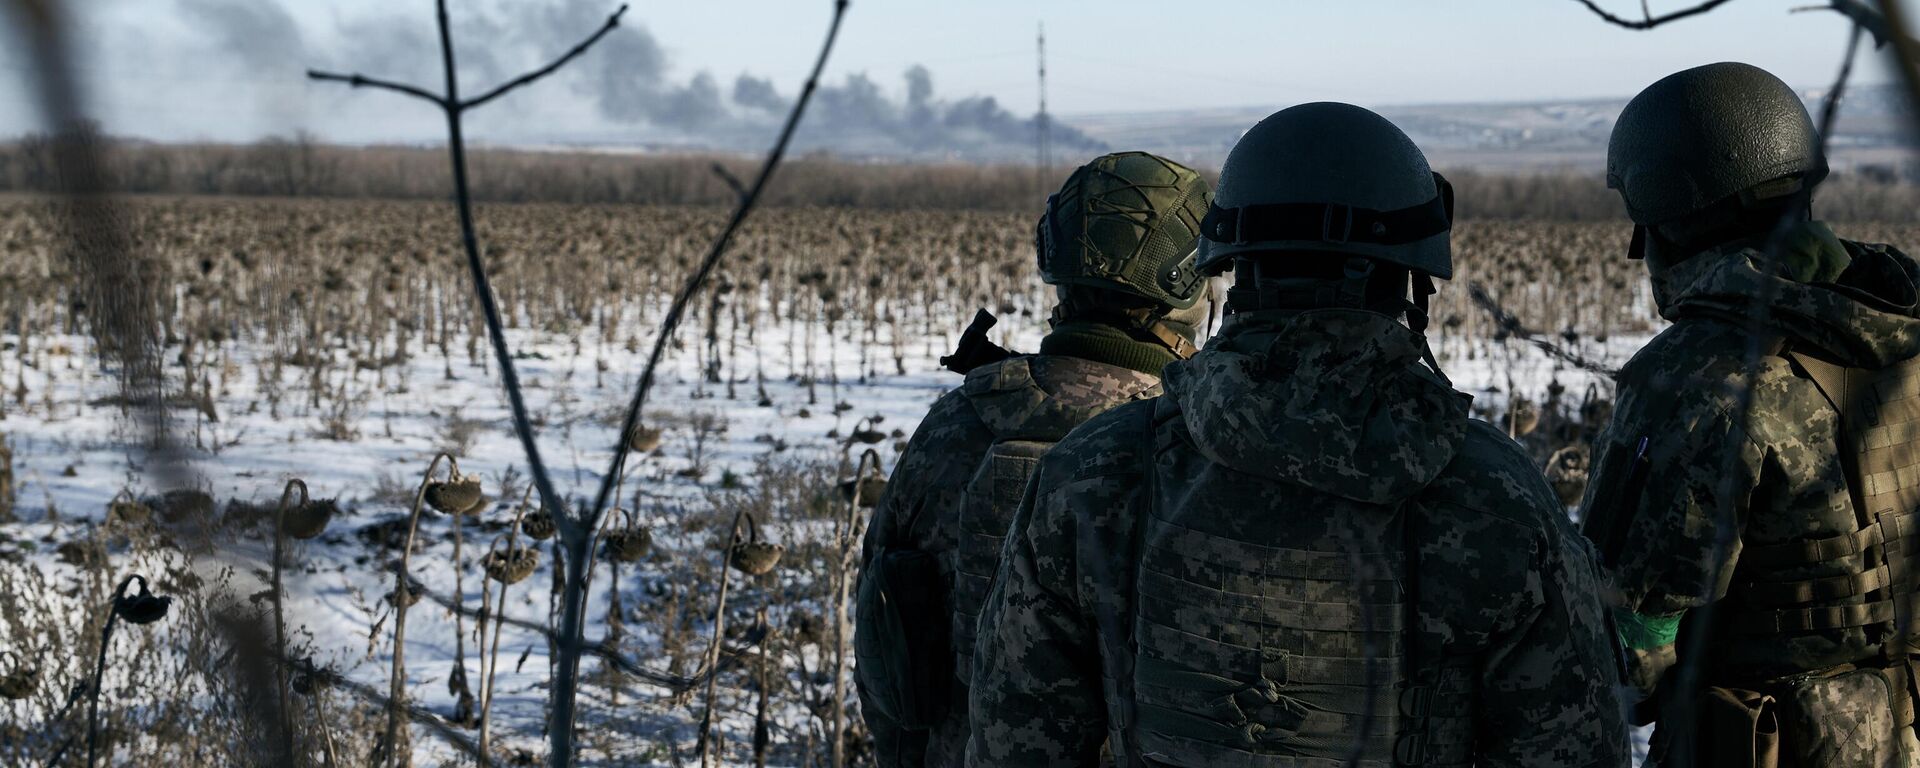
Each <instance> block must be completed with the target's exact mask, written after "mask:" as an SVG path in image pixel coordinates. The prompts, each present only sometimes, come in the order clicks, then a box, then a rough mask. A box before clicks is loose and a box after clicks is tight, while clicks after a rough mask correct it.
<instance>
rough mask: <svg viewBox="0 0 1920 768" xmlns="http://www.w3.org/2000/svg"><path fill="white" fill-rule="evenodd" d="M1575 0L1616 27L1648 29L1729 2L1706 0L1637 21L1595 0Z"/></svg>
mask: <svg viewBox="0 0 1920 768" xmlns="http://www.w3.org/2000/svg"><path fill="white" fill-rule="evenodd" d="M1575 2H1578V3H1579V4H1581V5H1584V6H1586V7H1587V10H1589V11H1593V13H1594V15H1595V16H1599V17H1600V18H1601V20H1603V21H1605V22H1607V23H1608V24H1612V25H1614V26H1616V27H1625V28H1627V29H1637V30H1646V29H1653V28H1654V27H1657V26H1660V25H1662V24H1665V23H1667V22H1670V21H1679V20H1681V19H1684V18H1687V17H1689V16H1698V15H1700V14H1703V13H1706V12H1708V11H1711V10H1713V9H1715V8H1718V7H1720V6H1722V5H1725V4H1726V3H1727V2H1728V0H1706V2H1704V3H1701V4H1699V5H1696V6H1693V7H1691V8H1684V9H1681V10H1678V11H1674V12H1672V13H1668V14H1664V15H1661V16H1646V17H1645V18H1643V19H1640V20H1639V21H1635V20H1633V19H1625V18H1621V17H1619V16H1615V15H1613V14H1611V13H1608V12H1607V10H1606V9H1605V8H1601V7H1600V6H1598V5H1596V4H1594V2H1593V0H1575ZM1640 11H1641V13H1642V14H1645V13H1646V11H1647V6H1646V4H1645V3H1642V4H1641V6H1640Z"/></svg>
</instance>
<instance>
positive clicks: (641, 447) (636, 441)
mask: <svg viewBox="0 0 1920 768" xmlns="http://www.w3.org/2000/svg"><path fill="white" fill-rule="evenodd" d="M660 436H661V429H660V428H659V427H648V426H642V425H638V424H636V425H634V427H633V432H632V433H631V434H628V435H627V450H630V451H633V452H634V453H652V452H653V451H654V450H655V449H657V448H659V447H660Z"/></svg>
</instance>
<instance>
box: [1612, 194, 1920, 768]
mask: <svg viewBox="0 0 1920 768" xmlns="http://www.w3.org/2000/svg"><path fill="white" fill-rule="evenodd" d="M1799 232H1800V233H1803V234H1804V233H1807V232H1811V233H1812V235H1811V236H1807V237H1803V238H1789V240H1790V241H1794V240H1796V239H1797V240H1799V241H1801V242H1803V243H1804V244H1806V245H1809V246H1810V247H1793V244H1792V242H1790V245H1789V248H1788V250H1787V253H1785V254H1784V256H1785V258H1784V259H1783V260H1782V268H1781V269H1780V270H1779V271H1778V272H1772V273H1770V272H1767V271H1765V270H1763V268H1762V267H1761V266H1760V265H1761V264H1763V263H1764V260H1763V255H1762V253H1761V248H1762V246H1763V245H1764V244H1763V243H1756V242H1755V241H1752V240H1749V241H1744V242H1736V243H1732V244H1728V245H1723V246H1719V247H1715V248H1712V249H1709V250H1707V251H1705V252H1703V253H1700V254H1698V255H1694V256H1692V257H1690V258H1687V259H1684V260H1681V261H1679V262H1678V263H1677V264H1673V265H1671V266H1667V267H1664V268H1656V269H1655V270H1654V275H1655V277H1654V289H1655V292H1656V299H1657V300H1658V303H1659V305H1660V307H1661V311H1662V314H1663V315H1665V316H1666V317H1667V318H1668V319H1670V320H1672V321H1673V322H1674V324H1673V325H1672V326H1671V327H1669V328H1667V329H1666V330H1665V331H1663V332H1661V333H1660V335H1658V336H1657V337H1655V338H1654V339H1653V341H1652V342H1651V343H1649V344H1648V345H1647V347H1646V348H1645V349H1642V350H1641V351H1640V352H1639V353H1638V354H1636V355H1635V356H1634V357H1633V359H1632V360H1631V361H1630V362H1629V363H1628V364H1627V366H1626V368H1625V369H1624V370H1622V371H1621V373H1620V376H1619V393H1620V394H1619V402H1618V404H1617V406H1616V408H1615V410H1614V415H1613V419H1612V421H1611V423H1610V424H1608V425H1607V427H1606V429H1605V430H1604V431H1603V432H1602V433H1601V435H1600V437H1599V439H1598V443H1597V445H1596V455H1597V456H1598V457H1599V461H1598V463H1597V464H1596V465H1595V466H1596V467H1597V470H1596V472H1595V474H1594V476H1593V480H1592V483H1591V484H1590V485H1589V486H1588V489H1587V497H1586V499H1585V501H1584V503H1583V509H1585V510H1586V517H1587V520H1586V523H1585V530H1586V533H1587V535H1588V536H1590V537H1592V538H1593V539H1594V541H1596V542H1597V543H1598V544H1599V545H1600V549H1601V551H1602V555H1603V557H1604V559H1605V560H1606V561H1607V564H1608V567H1609V568H1610V570H1611V573H1612V576H1613V580H1614V583H1615V586H1616V587H1617V589H1618V593H1619V600H1620V604H1619V606H1618V607H1617V608H1616V611H1617V613H1618V617H1619V623H1620V627H1621V636H1622V640H1623V641H1624V643H1625V645H1626V647H1627V650H1628V655H1629V679H1630V681H1631V682H1632V683H1633V685H1634V686H1635V687H1637V688H1638V689H1639V691H1640V693H1641V694H1642V696H1643V697H1645V698H1646V699H1647V700H1646V701H1645V702H1643V708H1642V710H1641V715H1642V717H1643V718H1646V719H1661V718H1662V711H1663V710H1665V709H1668V708H1671V707H1673V706H1674V705H1673V704H1672V701H1673V700H1674V699H1675V698H1676V697H1678V696H1683V695H1684V696H1687V697H1689V698H1688V700H1689V701H1693V698H1692V697H1693V696H1695V695H1697V691H1692V692H1689V691H1678V690H1674V689H1675V687H1676V686H1677V685H1678V681H1676V680H1675V675H1676V674H1677V673H1678V666H1677V665H1676V660H1677V659H1678V658H1693V659H1695V660H1697V662H1698V665H1699V666H1698V668H1697V675H1696V676H1695V678H1694V680H1696V681H1697V684H1698V685H1699V686H1701V687H1702V688H1708V687H1719V688H1725V689H1734V690H1738V691H1743V692H1745V691H1751V692H1753V693H1752V694H1746V693H1743V694H1742V695H1743V696H1747V697H1748V698H1752V699H1755V700H1757V696H1756V694H1757V695H1764V696H1769V697H1776V698H1778V699H1779V701H1780V702H1781V703H1782V704H1785V705H1787V709H1785V710H1782V711H1781V712H1780V713H1779V715H1778V717H1779V718H1781V720H1782V725H1781V728H1782V731H1783V732H1782V733H1781V734H1780V735H1779V736H1778V738H1779V746H1780V748H1781V750H1782V753H1783V754H1782V763H1783V764H1786V765H1801V766H1814V765H1836V766H1852V765H1874V766H1880V765H1902V766H1906V765H1920V751H1913V750H1914V749H1915V748H1914V742H1913V733H1912V730H1911V729H1910V728H1908V727H1905V726H1900V725H1899V724H1898V723H1897V722H1896V721H1895V718H1897V717H1899V716H1900V715H1899V714H1898V713H1897V712H1896V711H1895V710H1897V709H1898V705H1897V704H1895V705H1892V706H1890V704H1889V699H1890V698H1896V697H1895V696H1894V694H1896V693H1897V692H1895V691H1890V690H1889V688H1890V687H1894V686H1900V685H1903V684H1910V682H1906V683H1903V681H1901V680H1899V678H1898V677H1897V676H1896V677H1895V678H1894V679H1893V680H1891V681H1890V680H1889V679H1887V678H1886V677H1884V676H1882V675H1880V674H1879V673H1878V672H1872V671H1862V673H1861V674H1850V673H1849V670H1852V668H1853V665H1858V666H1860V667H1884V666H1887V665H1888V663H1887V662H1886V661H1885V660H1883V659H1884V657H1885V656H1887V655H1891V656H1893V657H1894V660H1893V661H1892V664H1893V666H1896V667H1904V666H1905V665H1906V664H1907V663H1909V662H1910V660H1909V659H1907V658H1905V654H1904V653H1903V652H1901V651H1900V650H1899V649H1898V648H1897V647H1889V642H1893V643H1896V644H1897V643H1898V640H1896V639H1894V632H1893V627H1892V622H1890V621H1885V620H1879V621H1875V620H1870V619H1873V618H1875V616H1874V614H1875V612H1876V610H1877V609H1875V608H1874V606H1873V604H1874V603H1876V602H1880V603H1884V602H1888V590H1889V588H1891V591H1892V593H1893V598H1894V599H1895V600H1900V601H1910V600H1911V599H1912V598H1911V596H1910V593H1908V592H1907V590H1908V589H1910V585H1908V586H1907V587H1902V586H1899V585H1889V584H1886V583H1885V579H1884V578H1883V576H1884V574H1882V575H1876V574H1875V573H1874V571H1875V563H1874V560H1875V559H1876V558H1875V557H1874V555H1873V553H1871V552H1867V553H1864V554H1847V553H1840V552H1838V551H1837V550H1834V551H1831V552H1829V554H1831V555H1833V556H1831V557H1825V558H1823V557H1821V556H1819V555H1817V554H1816V551H1817V550H1822V549H1829V550H1830V549H1831V547H1832V546H1834V545H1838V544H1841V543H1843V542H1852V541H1854V540H1855V539H1856V538H1858V537H1857V536H1856V533H1857V532H1859V531H1862V530H1863V521H1862V520H1860V519H1859V518H1857V517H1856V511H1855V510H1856V504H1855V501H1854V499H1853V498H1852V496H1851V495H1850V490H1849V482H1848V469H1847V464H1848V462H1849V461H1852V460H1853V457H1852V456H1850V455H1848V454H1849V453H1850V452H1849V451H1847V450H1845V449H1843V448H1842V446H1843V444H1844V440H1843V435H1842V429H1841V419H1840V417H1839V413H1838V412H1837V410H1836V408H1835V406H1834V405H1833V404H1831V403H1830V402H1829V400H1828V399H1827V396H1826V395H1825V394H1823V392H1822V388H1821V387H1819V386H1817V384H1816V382H1815V381H1814V380H1813V378H1812V377H1811V375H1810V373H1809V371H1810V369H1809V368H1808V367H1807V366H1809V365H1819V363H1818V362H1817V361H1818V360H1824V361H1826V362H1828V363H1831V364H1837V365H1839V366H1844V367H1847V368H1859V369H1881V368H1885V367H1887V366H1890V365H1894V364H1896V363H1900V362H1902V361H1905V360H1908V359H1910V358H1912V357H1914V356H1915V355H1916V354H1917V353H1920V320H1916V319H1915V317H1914V307H1915V297H1916V292H1915V291H1916V288H1915V286H1916V276H1920V265H1916V264H1915V263H1914V262H1913V261H1912V260H1911V259H1909V258H1907V257H1906V256H1905V255H1904V254H1901V253H1900V252H1899V251H1897V250H1895V249H1893V248H1890V247H1888V246H1884V245H1867V244H1861V243H1854V242H1842V241H1838V240H1837V239H1833V238H1832V237H1831V234H1830V233H1827V232H1826V230H1825V228H1824V227H1821V226H1820V225H1817V224H1811V223H1809V224H1807V225H1802V226H1801V227H1800V228H1799ZM1822 243H1824V244H1825V247H1822ZM1796 278H1798V279H1796ZM1815 280H1817V282H1815ZM1756 303H1758V304H1760V307H1759V309H1760V310H1762V311H1759V312H1753V309H1754V305H1755V304H1756ZM1750 315H1757V320H1758V322H1760V323H1761V325H1760V326H1759V328H1760V330H1761V332H1762V338H1761V339H1760V340H1759V343H1760V345H1761V350H1760V352H1761V354H1760V356H1759V357H1758V360H1757V366H1756V367H1755V368H1754V369H1753V376H1752V379H1751V381H1752V384H1751V400H1750V405H1748V406H1747V407H1748V411H1747V414H1746V417H1745V420H1744V422H1743V420H1742V418H1741V415H1740V414H1741V407H1742V404H1741V393H1742V390H1744V389H1747V387H1746V386H1745V382H1746V381H1747V380H1748V374H1747V371H1748V366H1749V363H1748V360H1749V359H1750V355H1751V354H1752V353H1751V351H1750V350H1751V344H1752V343H1753V336H1752V334H1751V333H1750V332H1749V329H1750V328H1752V327H1754V326H1753V325H1751V324H1752V323H1753V322H1755V319H1754V318H1752V317H1750ZM1907 402H1908V403H1911V402H1912V401H1907ZM1882 406H1883V407H1885V408H1886V409H1887V414H1888V415H1889V416H1892V415H1895V414H1897V413H1899V412H1900V410H1901V409H1904V408H1908V407H1910V405H1900V404H1899V403H1883V404H1882ZM1876 420H1877V419H1876ZM1892 420H1893V421H1898V419H1892ZM1907 439H1908V440H1911V437H1910V436H1909V437H1908V438H1907ZM1856 490H1858V489H1856ZM1887 517H1889V518H1893V517H1895V515H1893V514H1889V515H1888V516H1887ZM1902 517H1904V518H1905V519H1906V520H1908V521H1910V520H1911V519H1912V515H1911V514H1910V513H1909V514H1906V515H1903V516H1902ZM1868 523H1869V524H1868V525H1866V526H1865V529H1866V530H1869V531H1871V530H1872V528H1873V527H1872V525H1871V524H1870V521H1868ZM1906 525H1907V526H1908V527H1907V531H1906V536H1907V538H1905V539H1904V540H1897V541H1887V542H1886V548H1888V549H1889V550H1890V551H1889V552H1882V553H1881V555H1882V556H1886V557H1890V558H1891V559H1892V560H1893V561H1895V564H1896V565H1897V564H1898V563H1899V561H1900V560H1901V555H1902V551H1903V550H1908V551H1910V550H1911V549H1912V547H1911V546H1910V545H1911V544H1912V540H1911V534H1912V525H1913V523H1912V522H1906ZM1896 530H1897V528H1896ZM1888 535H1889V536H1893V535H1895V534H1888ZM1872 548H1873V546H1872V545H1869V546H1868V547H1865V549H1872ZM1809 555H1813V556H1809ZM1880 565H1881V567H1882V568H1884V567H1885V566H1886V563H1884V562H1882V563H1881V564H1880ZM1897 575H1898V574H1896V576H1897ZM1907 578H1909V579H1910V578H1911V576H1908V577H1907ZM1709 604H1711V605H1712V606H1713V610H1712V611H1711V612H1707V611H1703V610H1702V608H1703V607H1705V606H1707V605H1709ZM1882 607H1885V606H1882ZM1889 615H1891V614H1889ZM1836 619H1837V620H1836ZM1703 622H1710V625H1708V624H1706V623H1703ZM1788 678H1798V680H1797V681H1795V680H1788ZM1822 678H1831V679H1826V680H1822ZM1656 694H1660V695H1658V696H1656ZM1820 698H1828V699H1832V700H1831V701H1827V702H1824V703H1823V702H1820V701H1816V700H1815V699H1820ZM1701 701H1705V702H1707V704H1705V705H1702V706H1707V705H1710V704H1711V703H1712V702H1711V699H1701ZM1796 708H1798V709H1800V710H1805V711H1806V712H1810V713H1813V714H1812V715H1811V717H1812V718H1813V719H1818V720H1822V721H1823V724H1820V725H1805V726H1796V725H1793V723H1792V721H1794V720H1795V719H1796V714H1795V711H1796ZM1700 711H1701V712H1705V711H1706V710H1700ZM1910 712H1911V711H1910V710H1908V714H1906V715H1905V719H1906V721H1907V722H1908V723H1910V722H1911V714H1910ZM1700 716H1701V717H1705V716H1706V715H1700ZM1660 725H1661V728H1660V730H1659V732H1658V733H1657V735H1656V738H1655V745H1656V753H1655V755H1654V757H1655V759H1656V760H1657V759H1658V758H1660V757H1661V754H1660V751H1661V750H1664V749H1676V748H1678V747H1675V746H1670V745H1676V744H1681V743H1687V742H1688V740H1689V739H1690V738H1692V737H1693V736H1694V731H1703V730H1704V729H1706V728H1707V726H1691V727H1686V728H1673V727H1669V726H1670V725H1671V724H1670V723H1669V722H1667V721H1666V720H1662V721H1661V723H1660ZM1896 728H1898V729H1899V730H1900V731H1901V732H1902V733H1901V738H1900V740H1901V741H1904V742H1905V744H1906V747H1905V749H1906V750H1909V751H1908V752H1907V754H1906V755H1905V756H1904V757H1903V758H1898V759H1896V757H1895V755H1894V751H1896V750H1898V749H1899V748H1897V747H1894V746H1893V744H1894V734H1895V732H1896ZM1700 738H1701V739H1702V740H1703V742H1704V741H1707V740H1709V739H1710V738H1711V736H1710V734H1707V735H1702V736H1700ZM1698 748H1699V749H1702V750H1707V751H1709V752H1710V751H1712V750H1713V749H1714V748H1713V747H1712V746H1711V745H1710V744H1709V745H1707V746H1702V747H1698ZM1876 750H1878V751H1877V752H1876Z"/></svg>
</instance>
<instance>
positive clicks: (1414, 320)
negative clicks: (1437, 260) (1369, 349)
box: [1407, 269, 1453, 387]
mask: <svg viewBox="0 0 1920 768" xmlns="http://www.w3.org/2000/svg"><path fill="white" fill-rule="evenodd" d="M1439 292H1440V289H1438V288H1436V287H1434V285H1433V275H1429V274H1427V273H1425V272H1422V271H1420V270H1417V269H1416V270H1413V304H1412V306H1411V307H1408V309H1407V327H1408V328H1410V329H1412V330H1413V332H1414V333H1417V334H1420V359H1422V360H1425V361H1426V362H1427V367H1428V368H1431V369H1433V375H1435V376H1439V377H1440V380H1441V381H1444V382H1446V383H1447V386H1449V387H1451V386H1453V380H1452V379H1449V378H1447V372H1446V371H1442V370H1440V361H1439V360H1436V359H1434V357H1433V345H1432V344H1430V343H1428V341H1427V325H1428V321H1429V320H1430V319H1431V314H1430V312H1429V311H1428V302H1429V300H1430V299H1432V298H1433V295H1434V294H1436V293H1439Z"/></svg>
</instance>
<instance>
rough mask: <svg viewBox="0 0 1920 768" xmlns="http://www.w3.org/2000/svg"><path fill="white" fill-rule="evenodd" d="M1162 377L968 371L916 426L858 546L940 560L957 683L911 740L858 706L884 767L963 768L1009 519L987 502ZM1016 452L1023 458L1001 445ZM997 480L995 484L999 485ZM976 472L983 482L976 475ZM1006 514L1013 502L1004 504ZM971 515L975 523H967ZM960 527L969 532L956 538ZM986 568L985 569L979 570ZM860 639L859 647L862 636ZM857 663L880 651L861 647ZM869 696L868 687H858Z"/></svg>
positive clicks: (1048, 358) (1107, 369)
mask: <svg viewBox="0 0 1920 768" xmlns="http://www.w3.org/2000/svg"><path fill="white" fill-rule="evenodd" d="M1159 391H1160V380H1159V377H1157V376H1154V375H1151V374H1147V373H1143V372H1140V371H1134V370H1129V369H1127V368H1121V367H1119V366H1114V365H1108V364H1105V363H1099V362H1094V361H1092V360H1084V359H1081V358H1077V357H1068V356H1064V355H1045V354H1042V355H1034V356H1027V357H1015V358H1010V359H1008V360H1004V361H1002V362H999V363H994V364H992V365H987V366H984V367H981V368H976V369H974V370H973V371H972V372H971V373H968V374H967V380H966V383H965V384H963V385H961V386H960V388H959V389H956V390H954V391H952V392H949V393H947V394H946V395H945V396H942V397H941V398H940V399H939V401H937V402H935V403H934V405H933V410H932V411H930V412H929V413H928V414H927V417H926V419H925V420H923V421H921V422H920V428H919V429H918V430H916V431H915V432H914V435H913V438H912V439H911V440H910V441H909V442H908V443H907V450H906V452H905V453H904V454H902V455H901V457H900V464H899V467H898V468H897V469H896V470H895V471H894V475H893V479H892V481H891V482H889V483H888V487H887V494H886V495H885V496H883V497H882V498H881V500H880V505H879V507H878V508H876V509H875V510H874V513H873V520H872V522H871V523H870V524H869V527H868V529H867V539H866V541H865V544H864V546H863V549H862V558H861V561H862V562H863V563H872V562H874V559H875V557H876V555H877V554H878V551H879V549H880V548H881V547H882V546H884V545H895V546H910V547H913V548H916V549H920V550H924V551H930V552H937V553H943V554H945V555H946V557H943V558H942V560H941V564H942V566H943V567H942V576H943V577H944V578H943V579H942V580H943V582H945V583H947V584H952V585H953V589H954V592H953V603H952V606H953V612H954V620H953V625H954V634H955V638H954V639H955V648H954V651H955V653H954V655H955V659H954V660H953V662H952V663H953V666H954V670H955V676H956V682H957V683H959V684H958V685H955V686H954V696H953V703H952V704H951V705H950V707H949V712H948V715H947V716H946V717H945V718H944V719H943V720H942V721H941V723H940V724H939V725H936V726H935V727H934V728H932V729H930V730H927V731H917V732H916V731H907V730H904V729H902V728H900V727H899V726H898V725H897V724H895V723H893V722H891V721H889V720H888V719H887V718H886V717H885V715H883V714H881V713H880V712H879V710H878V708H876V707H873V706H866V707H864V708H863V710H862V711H863V712H864V713H865V714H866V719H867V725H868V728H869V729H870V730H872V732H873V737H874V744H875V751H876V753H878V754H879V756H880V763H881V765H884V766H892V765H920V764H923V763H922V758H921V755H924V756H925V757H924V760H925V762H924V764H925V765H929V766H952V765H959V764H960V762H961V757H962V755H963V754H964V751H965V748H966V739H967V715H966V712H967V710H966V687H965V685H964V683H965V682H966V675H965V672H966V669H967V663H968V659H969V657H970V649H971V645H972V643H971V635H972V626H973V621H972V619H973V617H974V616H975V615H976V614H978V613H979V603H980V601H981V600H982V599H983V598H984V597H985V596H986V592H987V580H988V579H989V578H990V577H991V575H992V573H993V569H994V567H995V565H996V563H995V559H996V557H997V555H998V552H999V543H1000V539H1001V538H1002V537H1003V536H1004V535H1005V531H1006V524H1007V523H1008V522H1009V521H1008V520H999V521H997V524H996V522H995V521H993V520H991V519H990V518H991V517H992V514H991V513H992V511H993V506H994V505H993V501H994V499H993V496H994V495H996V494H998V495H1000V496H1001V497H1002V498H1003V499H1004V498H1005V497H1007V496H1011V498H1012V499H1014V500H1017V499H1018V498H1019V494H1020V493H1021V492H1022V491H1024V490H1025V488H1026V480H1027V476H1028V474H1030V473H1031V466H1032V462H1033V458H1032V456H1037V455H1038V454H1039V453H1043V452H1044V451H1045V450H1046V449H1047V448H1048V447H1051V446H1052V444H1053V443H1054V442H1055V441H1057V440H1059V439H1060V438H1061V437H1064V436H1065V435H1066V433H1067V432H1068V431H1069V430H1071V429H1072V428H1073V427H1075V426H1077V425H1079V424H1080V423H1081V422H1084V421H1086V420H1087V419H1089V418H1092V417H1093V416H1094V415H1095V414H1098V413H1100V412H1102V411H1105V410H1107V409H1108V408H1111V407H1113V406H1115V405H1119V404H1121V403H1125V402H1128V401H1130V400H1136V399H1140V398H1143V397H1151V396H1153V395H1156V394H1159ZM1007 441H1014V442H1018V443H1024V444H1025V445H1023V446H1021V448H1022V449H1023V450H1021V451H1020V453H1019V455H1012V456H1008V451H1006V449H1005V448H1004V447H1003V448H1002V449H1001V450H1000V451H999V452H998V454H1000V456H1001V457H1003V458H1000V460H999V461H989V453H990V452H992V451H993V449H994V448H995V445H996V444H997V443H1003V442H1007ZM996 471H997V472H998V474H999V475H1006V476H996V474H995V473H996ZM976 475H980V477H976ZM1004 506H1005V507H1006V508H1007V509H1008V510H1009V511H1011V507H1012V504H1005V505H1004ZM969 512H971V514H968V513H969ZM963 525H964V526H965V528H964V529H963ZM983 560H984V562H982V561H983ZM863 639H864V638H863ZM861 652H862V653H863V654H868V655H871V654H875V653H878V652H879V651H878V649H873V648H862V649H861ZM861 690H862V694H863V696H864V695H867V694H866V690H867V688H866V685H865V684H863V685H862V686H861Z"/></svg>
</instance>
